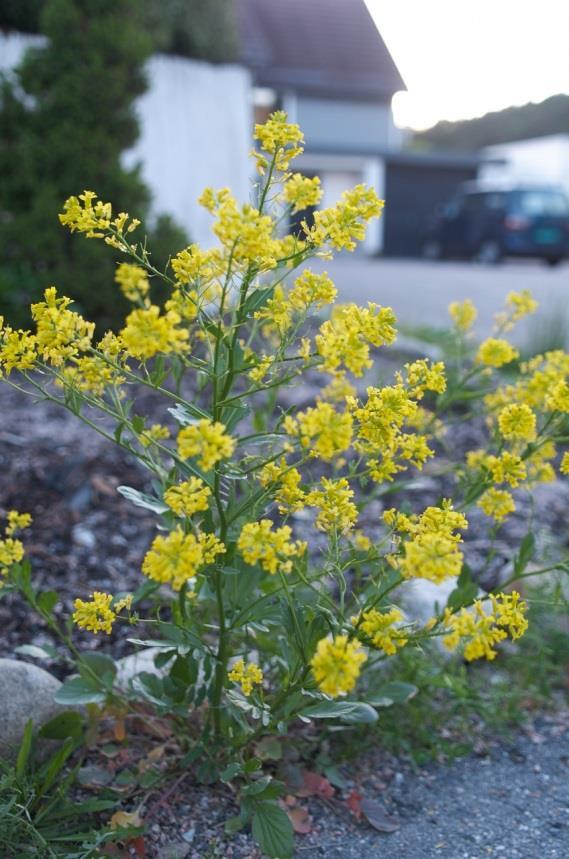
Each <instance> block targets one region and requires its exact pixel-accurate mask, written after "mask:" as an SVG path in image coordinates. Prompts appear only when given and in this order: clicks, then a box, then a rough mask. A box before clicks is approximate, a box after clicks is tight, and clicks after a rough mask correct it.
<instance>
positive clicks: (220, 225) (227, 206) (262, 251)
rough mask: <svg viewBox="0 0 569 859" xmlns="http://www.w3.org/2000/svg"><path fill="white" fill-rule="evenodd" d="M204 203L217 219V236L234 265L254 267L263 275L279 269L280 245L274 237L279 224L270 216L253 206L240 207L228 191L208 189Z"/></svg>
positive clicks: (214, 226) (203, 198)
mask: <svg viewBox="0 0 569 859" xmlns="http://www.w3.org/2000/svg"><path fill="white" fill-rule="evenodd" d="M200 202H201V203H202V204H203V205H205V206H206V208H208V209H210V211H212V212H213V213H214V214H215V215H216V218H217V219H216V221H215V223H214V225H213V232H214V233H215V235H216V236H217V238H218V239H219V241H220V242H221V244H222V245H223V247H224V248H225V251H226V252H227V253H228V254H231V258H232V260H233V263H234V264H237V265H238V264H240V263H241V264H244V265H245V266H248V265H250V264H252V263H254V264H255V265H256V266H257V268H258V269H259V270H260V271H265V270H268V269H271V268H274V267H275V266H276V264H277V260H278V258H279V254H280V244H279V242H278V241H277V240H276V239H275V238H274V236H273V233H274V231H275V224H274V221H273V219H272V218H271V217H270V215H264V214H262V213H261V212H260V211H259V210H258V209H256V208H255V207H254V206H251V205H250V204H249V203H246V204H245V205H244V206H241V207H240V206H239V205H238V204H237V201H236V200H235V198H234V197H233V196H232V195H231V193H230V192H229V191H228V190H227V189H226V188H223V189H221V190H220V191H217V192H216V191H212V190H211V189H206V191H205V192H204V194H202V196H201V197H200Z"/></svg>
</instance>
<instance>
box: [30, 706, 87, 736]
mask: <svg viewBox="0 0 569 859" xmlns="http://www.w3.org/2000/svg"><path fill="white" fill-rule="evenodd" d="M39 733H40V737H44V738H45V739H47V740H64V739H65V738H66V737H73V738H74V739H79V737H81V735H82V734H83V720H82V718H81V716H80V715H79V713H77V712H76V711H75V710H66V711H65V712H64V713H59V715H57V716H54V718H53V719H50V720H49V722H46V723H45V725H43V726H42V728H41V730H40V732H39Z"/></svg>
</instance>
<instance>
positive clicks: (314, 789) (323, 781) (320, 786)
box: [296, 772, 336, 799]
mask: <svg viewBox="0 0 569 859" xmlns="http://www.w3.org/2000/svg"><path fill="white" fill-rule="evenodd" d="M335 793H336V791H335V790H334V788H333V787H332V785H331V784H330V782H329V781H328V779H327V778H324V776H322V775H318V773H312V772H305V773H304V774H303V784H302V787H301V789H300V790H297V791H296V794H297V796H322V797H324V798H325V799H331V798H332V797H333V796H334V794H335Z"/></svg>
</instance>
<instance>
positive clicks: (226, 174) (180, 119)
mask: <svg viewBox="0 0 569 859" xmlns="http://www.w3.org/2000/svg"><path fill="white" fill-rule="evenodd" d="M42 41H43V39H42V38H38V37H37V36H26V35H22V34H20V33H10V34H2V33H0V70H2V71H7V72H9V71H10V70H11V69H13V68H15V67H16V66H17V65H18V64H19V62H20V60H21V59H22V56H23V54H24V52H25V51H26V50H27V48H28V47H30V46H33V45H38V44H41V43H42ZM147 73H148V90H147V92H146V93H145V94H144V95H143V96H142V97H141V98H140V99H139V100H138V102H137V105H136V109H137V113H138V116H139V120H140V137H139V139H138V141H137V143H136V145H135V146H134V147H133V149H131V150H130V151H129V152H127V153H125V155H124V158H123V160H124V163H125V165H126V166H132V165H134V164H138V163H140V164H141V165H142V175H143V178H144V181H145V182H146V184H147V185H148V187H149V189H150V191H151V193H152V213H153V214H154V215H157V214H159V213H167V214H169V215H172V216H173V217H174V218H175V219H176V221H177V222H178V223H179V224H181V225H182V226H183V227H184V228H185V229H186V231H187V233H188V234H189V236H190V238H191V239H192V241H197V242H199V243H200V244H203V245H205V246H208V245H211V244H213V240H214V237H213V236H212V233H211V215H210V214H209V213H208V212H206V211H205V210H204V209H202V208H201V207H200V206H198V204H197V198H198V197H199V195H200V194H201V192H202V190H203V189H204V188H205V187H206V186H207V185H213V186H214V187H216V188H220V187H224V186H227V187H230V188H231V189H232V191H233V193H234V194H235V195H236V196H237V198H238V199H239V200H240V201H242V202H244V201H246V200H247V199H248V195H249V177H250V169H251V168H250V159H249V158H248V152H249V150H250V148H251V128H252V122H253V118H252V108H251V80H250V75H249V72H248V71H247V70H246V69H244V68H242V67H241V66H234V65H222V66H214V65H211V64H209V63H204V62H198V61H195V60H187V59H182V58H181V57H170V56H164V55H161V54H158V55H155V56H154V57H152V58H151V59H150V61H149V63H148V67H147ZM94 190H96V189H94ZM114 202H115V203H116V206H117V207H119V208H120V205H121V204H120V200H116V201H114Z"/></svg>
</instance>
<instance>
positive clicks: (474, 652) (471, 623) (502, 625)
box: [443, 591, 528, 662]
mask: <svg viewBox="0 0 569 859" xmlns="http://www.w3.org/2000/svg"><path fill="white" fill-rule="evenodd" d="M491 602H492V611H491V612H490V613H487V612H486V611H485V607H484V604H483V603H482V602H481V601H480V600H476V602H475V603H474V606H473V608H472V609H468V608H464V609H461V610H460V611H459V612H456V613H455V614H453V613H452V612H451V611H450V610H449V609H446V611H445V615H444V618H443V626H444V627H446V629H448V630H449V631H448V633H447V634H446V635H445V636H444V638H443V643H444V645H445V646H446V647H447V648H448V649H449V650H455V649H456V648H457V647H458V646H459V645H461V644H464V643H465V642H466V644H465V647H464V658H465V659H466V660H468V661H469V662H471V661H472V660H474V659H481V658H486V659H489V660H493V659H495V658H496V655H497V651H496V650H495V646H496V644H498V643H499V642H500V641H503V640H504V639H505V638H507V636H508V634H509V635H510V636H511V637H512V638H513V639H517V638H520V636H522V635H523V634H524V632H525V631H526V629H527V626H528V622H527V619H526V617H525V615H526V612H527V605H526V603H525V602H523V601H522V602H520V595H519V594H518V593H517V592H516V591H512V593H511V594H497V595H495V596H491Z"/></svg>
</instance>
